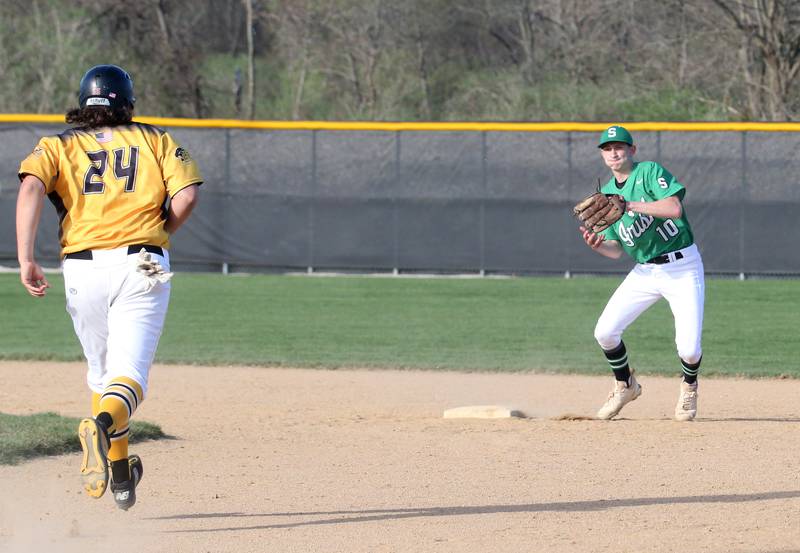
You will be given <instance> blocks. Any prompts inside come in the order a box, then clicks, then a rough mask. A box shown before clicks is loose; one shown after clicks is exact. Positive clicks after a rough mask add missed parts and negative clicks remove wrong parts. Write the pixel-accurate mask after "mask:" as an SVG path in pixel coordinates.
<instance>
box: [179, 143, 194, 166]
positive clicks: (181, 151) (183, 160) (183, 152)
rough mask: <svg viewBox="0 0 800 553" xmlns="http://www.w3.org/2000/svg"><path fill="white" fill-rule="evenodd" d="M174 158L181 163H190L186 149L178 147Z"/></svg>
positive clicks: (190, 157) (190, 158)
mask: <svg viewBox="0 0 800 553" xmlns="http://www.w3.org/2000/svg"><path fill="white" fill-rule="evenodd" d="M175 157H177V158H178V159H179V160H181V163H189V162H190V161H192V156H190V155H189V152H188V151H187V150H186V148H181V147H180V146H179V147H178V148H176V150H175Z"/></svg>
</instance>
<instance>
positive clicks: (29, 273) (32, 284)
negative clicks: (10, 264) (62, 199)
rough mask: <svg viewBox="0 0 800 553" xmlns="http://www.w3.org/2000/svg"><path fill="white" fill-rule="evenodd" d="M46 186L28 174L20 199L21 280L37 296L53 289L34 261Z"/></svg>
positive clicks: (23, 180)
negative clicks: (37, 231)
mask: <svg viewBox="0 0 800 553" xmlns="http://www.w3.org/2000/svg"><path fill="white" fill-rule="evenodd" d="M44 191H45V187H44V183H43V182H42V181H41V180H39V179H38V178H37V177H34V176H33V175H26V176H25V178H24V179H22V183H21V184H20V186H19V195H18V196H17V259H18V260H19V269H20V271H19V273H20V281H21V282H22V285H23V286H24V287H25V289H26V290H27V291H28V293H29V294H30V295H32V296H35V297H42V296H44V295H45V290H46V289H47V288H49V287H50V284H49V283H48V282H47V279H46V278H45V276H44V272H42V268H41V267H40V266H39V264H38V263H36V259H35V258H34V253H33V251H34V246H35V244H36V229H37V228H38V227H39V218H40V216H41V213H42V205H43V204H44Z"/></svg>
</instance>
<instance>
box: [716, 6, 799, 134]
mask: <svg viewBox="0 0 800 553" xmlns="http://www.w3.org/2000/svg"><path fill="white" fill-rule="evenodd" d="M713 4H714V5H715V6H716V7H717V8H718V10H717V13H718V14H721V15H722V16H723V20H727V21H728V22H729V24H730V25H731V27H732V28H733V29H734V30H736V31H737V32H738V36H737V38H738V49H739V52H740V56H741V58H740V59H741V74H742V76H743V77H744V81H745V82H746V84H747V102H748V107H749V112H750V114H751V116H753V117H756V118H759V119H769V120H772V121H782V120H787V119H792V118H794V117H795V114H794V113H793V110H792V92H793V85H794V84H795V83H796V81H797V77H798V73H800V3H798V2H797V0H713Z"/></svg>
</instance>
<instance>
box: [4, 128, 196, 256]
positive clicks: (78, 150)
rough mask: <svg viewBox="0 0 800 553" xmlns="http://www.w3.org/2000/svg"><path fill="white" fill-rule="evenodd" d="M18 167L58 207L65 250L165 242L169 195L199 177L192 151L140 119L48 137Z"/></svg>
mask: <svg viewBox="0 0 800 553" xmlns="http://www.w3.org/2000/svg"><path fill="white" fill-rule="evenodd" d="M19 175H20V179H22V178H23V177H24V175H34V176H36V177H38V178H39V179H40V180H41V181H42V182H43V183H44V185H45V187H46V193H47V196H48V198H50V201H51V202H52V203H53V205H55V207H56V211H57V212H58V217H59V221H60V225H61V228H60V232H59V237H60V240H61V254H62V255H64V254H68V253H72V252H77V251H81V250H91V249H101V250H103V249H112V248H118V247H121V246H129V245H131V244H152V245H154V246H162V247H165V248H168V247H169V234H168V233H167V231H166V230H164V223H165V221H166V209H167V199H168V198H171V197H172V196H174V195H175V194H176V193H177V192H179V191H180V190H182V189H183V188H186V187H187V186H190V185H192V184H200V183H201V182H202V177H201V176H200V170H199V169H198V167H197V164H196V163H195V161H194V160H193V159H192V158H191V156H190V155H189V153H188V152H187V151H186V150H185V149H184V148H181V147H180V145H179V144H178V143H177V142H175V140H174V139H173V138H172V137H171V136H170V135H169V133H168V132H166V131H164V130H161V129H159V128H157V127H154V126H152V125H146V124H143V123H131V124H130V125H123V126H118V127H110V128H102V129H91V130H85V129H70V130H67V131H65V132H63V133H61V134H59V135H57V136H47V137H44V138H42V139H41V140H40V141H39V143H38V144H37V146H36V148H34V150H33V152H32V153H31V154H30V155H29V156H28V157H27V158H25V159H24V160H23V161H22V163H21V165H20V168H19Z"/></svg>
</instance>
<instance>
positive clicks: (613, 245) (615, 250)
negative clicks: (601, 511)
mask: <svg viewBox="0 0 800 553" xmlns="http://www.w3.org/2000/svg"><path fill="white" fill-rule="evenodd" d="M580 231H581V235H582V236H583V241H584V242H586V245H587V246H589V247H590V248H592V249H593V250H594V251H596V252H597V253H599V254H600V255H603V256H605V257H609V258H611V259H619V258H620V256H622V252H623V250H622V246H620V245H619V242H617V241H616V240H606V237H605V236H603V235H602V234H595V233H594V232H592V231H590V230H587V229H586V228H585V227H580Z"/></svg>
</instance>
